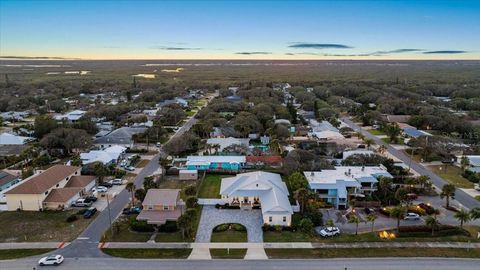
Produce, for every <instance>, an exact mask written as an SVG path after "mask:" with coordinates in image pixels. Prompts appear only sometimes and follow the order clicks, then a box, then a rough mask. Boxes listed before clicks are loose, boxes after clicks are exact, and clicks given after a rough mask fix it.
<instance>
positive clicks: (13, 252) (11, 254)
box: [0, 248, 54, 260]
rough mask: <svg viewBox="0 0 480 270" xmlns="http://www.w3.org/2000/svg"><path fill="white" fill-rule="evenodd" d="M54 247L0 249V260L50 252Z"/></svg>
mask: <svg viewBox="0 0 480 270" xmlns="http://www.w3.org/2000/svg"><path fill="white" fill-rule="evenodd" d="M52 250H54V249H48V248H38V249H0V260H10V259H18V258H24V257H29V256H35V255H40V254H44V253H47V252H50V251H52Z"/></svg>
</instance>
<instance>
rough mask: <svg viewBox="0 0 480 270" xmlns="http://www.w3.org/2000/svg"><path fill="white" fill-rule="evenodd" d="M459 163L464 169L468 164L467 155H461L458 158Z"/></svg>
mask: <svg viewBox="0 0 480 270" xmlns="http://www.w3.org/2000/svg"><path fill="white" fill-rule="evenodd" d="M460 165H461V166H462V170H465V169H466V168H468V166H470V159H468V157H467V156H465V155H463V156H462V159H460Z"/></svg>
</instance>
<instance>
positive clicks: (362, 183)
mask: <svg viewBox="0 0 480 270" xmlns="http://www.w3.org/2000/svg"><path fill="white" fill-rule="evenodd" d="M304 175H305V177H306V178H307V181H308V185H309V187H310V189H312V190H314V191H315V192H316V193H318V195H319V197H320V199H323V200H324V201H325V202H328V203H330V204H332V205H334V206H335V208H337V209H345V208H348V201H349V199H350V198H351V197H365V195H366V194H370V193H371V192H373V191H375V190H377V183H378V178H379V177H382V176H383V177H389V178H392V177H393V176H392V175H391V174H390V173H388V172H387V169H386V168H385V167H384V166H374V167H364V166H338V167H335V169H333V170H321V171H316V172H311V171H306V172H304Z"/></svg>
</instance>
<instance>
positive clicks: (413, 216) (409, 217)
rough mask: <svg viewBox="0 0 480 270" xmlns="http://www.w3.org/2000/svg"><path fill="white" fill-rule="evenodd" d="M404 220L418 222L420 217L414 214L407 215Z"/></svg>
mask: <svg viewBox="0 0 480 270" xmlns="http://www.w3.org/2000/svg"><path fill="white" fill-rule="evenodd" d="M404 219H405V220H419V219H420V216H419V215H418V214H416V213H407V214H406V215H405V218H404Z"/></svg>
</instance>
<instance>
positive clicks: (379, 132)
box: [368, 129, 385, 136]
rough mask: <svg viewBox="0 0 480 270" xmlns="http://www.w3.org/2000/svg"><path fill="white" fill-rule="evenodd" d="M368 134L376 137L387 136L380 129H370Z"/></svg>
mask: <svg viewBox="0 0 480 270" xmlns="http://www.w3.org/2000/svg"><path fill="white" fill-rule="evenodd" d="M368 132H370V133H371V134H372V135H375V136H379V135H385V132H383V131H381V130H378V129H369V130H368Z"/></svg>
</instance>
